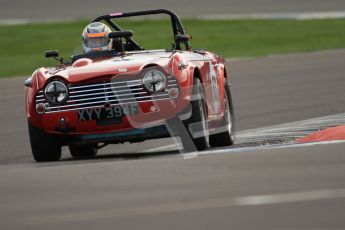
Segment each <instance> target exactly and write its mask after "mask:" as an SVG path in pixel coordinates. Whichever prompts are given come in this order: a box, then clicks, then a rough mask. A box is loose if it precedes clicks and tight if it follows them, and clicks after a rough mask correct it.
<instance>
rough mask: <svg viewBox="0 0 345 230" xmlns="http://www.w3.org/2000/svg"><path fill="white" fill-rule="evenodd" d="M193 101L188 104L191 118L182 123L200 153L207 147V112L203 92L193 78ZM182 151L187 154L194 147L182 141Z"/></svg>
mask: <svg viewBox="0 0 345 230" xmlns="http://www.w3.org/2000/svg"><path fill="white" fill-rule="evenodd" d="M192 97H193V98H192V99H193V100H192V101H191V102H190V107H191V112H192V115H191V117H190V118H189V119H188V120H186V121H184V126H185V129H186V130H187V132H188V134H189V138H191V140H192V143H193V144H194V146H195V148H196V150H198V151H201V150H204V149H206V148H207V147H208V133H207V119H206V117H207V110H206V104H205V100H204V90H203V88H202V85H201V82H200V80H199V78H196V77H195V78H194V84H193V96H192ZM182 144H183V147H184V149H185V150H186V151H187V152H189V151H193V150H194V149H195V148H194V146H190V142H187V141H185V140H182Z"/></svg>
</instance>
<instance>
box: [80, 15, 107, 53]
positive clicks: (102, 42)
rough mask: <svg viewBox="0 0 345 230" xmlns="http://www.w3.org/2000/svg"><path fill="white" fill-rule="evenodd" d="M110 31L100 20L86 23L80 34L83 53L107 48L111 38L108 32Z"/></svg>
mask: <svg viewBox="0 0 345 230" xmlns="http://www.w3.org/2000/svg"><path fill="white" fill-rule="evenodd" d="M110 32H111V30H110V28H109V27H108V26H107V25H105V24H103V23H101V22H93V23H91V24H89V25H87V26H86V27H85V29H84V31H83V34H82V37H83V47H84V51H85V53H89V52H92V51H103V50H109V49H110V46H111V39H109V37H108V34H109V33H110Z"/></svg>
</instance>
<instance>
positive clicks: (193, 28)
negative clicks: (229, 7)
mask: <svg viewBox="0 0 345 230" xmlns="http://www.w3.org/2000/svg"><path fill="white" fill-rule="evenodd" d="M119 23H120V24H121V25H122V27H123V28H124V29H131V30H133V31H134V33H135V37H134V38H135V39H136V40H138V41H139V42H140V44H142V45H143V46H144V47H145V48H146V49H156V48H170V46H171V45H170V43H171V41H172V35H171V27H170V24H169V21H167V20H154V21H152V20H143V21H120V22H119ZM86 24H87V21H76V22H70V23H51V24H29V25H15V26H0V63H1V65H0V77H9V76H18V75H30V74H31V72H32V71H33V70H34V69H36V68H38V67H40V66H47V65H53V64H54V63H56V62H55V61H53V60H46V59H44V57H43V53H44V51H45V50H49V49H58V50H60V53H61V56H65V57H69V56H71V55H72V53H73V50H74V49H75V48H76V47H78V46H80V44H81V32H82V30H83V29H84V27H85V26H86ZM183 24H184V27H185V29H186V30H187V32H188V33H189V34H192V35H193V40H192V41H191V43H192V46H193V47H194V48H207V49H208V50H210V51H212V52H215V53H217V54H219V55H222V56H224V57H249V56H263V55H268V54H282V53H292V52H309V51H317V50H325V49H337V48H345V29H344V28H345V20H344V19H323V20H303V21H297V20H211V21H205V20H194V19H188V20H183Z"/></svg>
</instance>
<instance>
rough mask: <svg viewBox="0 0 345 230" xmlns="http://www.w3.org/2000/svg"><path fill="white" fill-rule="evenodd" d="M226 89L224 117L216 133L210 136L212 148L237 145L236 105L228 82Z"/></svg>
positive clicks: (225, 85)
mask: <svg viewBox="0 0 345 230" xmlns="http://www.w3.org/2000/svg"><path fill="white" fill-rule="evenodd" d="M224 87H225V88H224V90H225V95H224V107H225V110H224V117H223V120H222V122H221V125H220V127H218V128H217V130H216V133H215V134H212V135H210V145H211V146H212V147H223V146H229V145H233V144H234V143H235V135H236V129H235V114H234V105H233V103H232V98H231V92H230V88H229V86H228V84H227V81H225V84H224Z"/></svg>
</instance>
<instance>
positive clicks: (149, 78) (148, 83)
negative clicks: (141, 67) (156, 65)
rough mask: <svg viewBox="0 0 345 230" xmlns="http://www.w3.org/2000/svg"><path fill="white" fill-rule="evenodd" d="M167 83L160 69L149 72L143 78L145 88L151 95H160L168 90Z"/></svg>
mask: <svg viewBox="0 0 345 230" xmlns="http://www.w3.org/2000/svg"><path fill="white" fill-rule="evenodd" d="M166 85H167V81H166V77H165V75H164V73H163V72H162V71H160V70H158V69H150V70H148V71H147V72H146V73H145V75H144V77H143V86H144V88H145V89H146V90H147V91H149V92H150V93H158V92H161V91H163V90H164V89H165V88H166Z"/></svg>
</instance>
